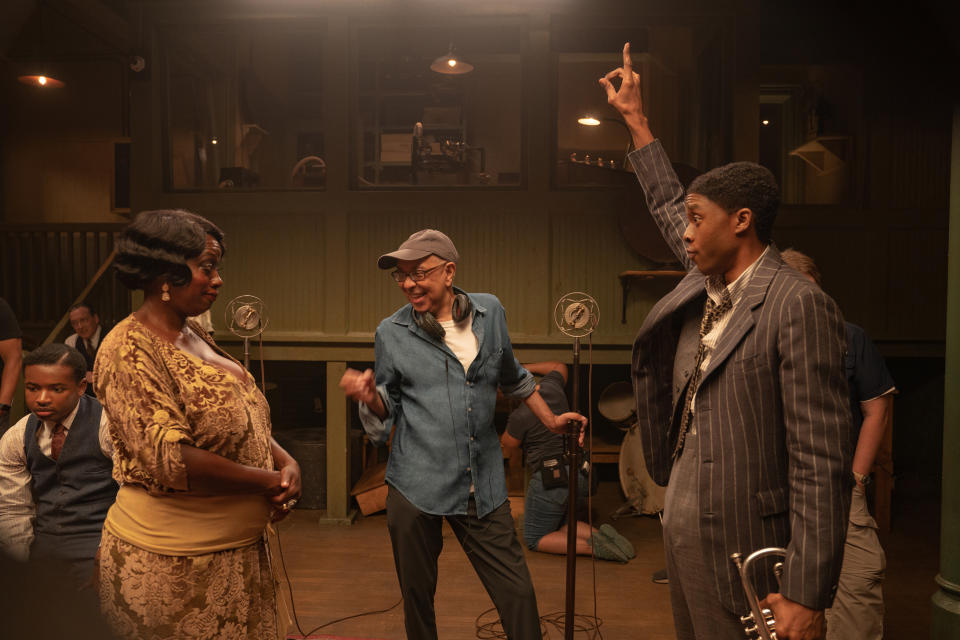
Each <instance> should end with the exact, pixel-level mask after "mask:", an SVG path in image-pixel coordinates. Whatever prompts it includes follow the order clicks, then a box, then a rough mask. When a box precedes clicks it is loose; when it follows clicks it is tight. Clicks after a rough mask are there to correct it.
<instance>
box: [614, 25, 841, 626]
mask: <svg viewBox="0 0 960 640" xmlns="http://www.w3.org/2000/svg"><path fill="white" fill-rule="evenodd" d="M623 53H624V55H623V67H621V68H618V69H615V70H613V71H611V72H610V73H608V74H607V75H606V76H605V77H604V78H601V79H600V84H601V86H602V87H603V88H604V89H605V90H606V92H607V97H608V101H609V102H610V104H611V105H613V106H614V107H615V108H616V109H617V110H618V111H619V112H620V113H621V114H622V116H623V118H624V120H625V122H626V123H627V125H628V127H629V128H630V131H631V134H632V136H633V141H634V145H635V146H636V148H637V150H636V151H634V152H632V153H631V154H630V160H631V163H632V164H633V167H634V170H635V172H636V174H637V178H638V179H639V181H640V184H641V185H642V186H643V189H644V192H645V194H646V200H647V206H648V208H649V210H650V211H651V213H652V215H653V217H654V220H655V221H656V223H657V225H658V226H659V227H660V229H661V232H662V233H663V236H664V239H665V240H666V241H667V243H668V244H669V245H670V246H671V247H672V249H673V252H674V253H675V254H676V255H677V257H678V258H679V259H680V260H681V261H682V262H683V263H684V264H685V265H686V267H687V270H688V273H687V275H686V277H684V279H683V280H682V281H681V282H680V284H678V285H677V287H676V288H675V289H674V290H673V291H672V292H671V293H669V294H668V295H667V296H665V297H664V298H663V299H661V300H660V301H659V302H658V303H657V305H656V306H655V307H654V308H653V309H652V310H651V311H650V313H649V315H648V316H647V318H646V320H645V321H644V323H643V326H642V327H641V329H640V331H639V333H638V335H637V339H636V342H635V343H634V348H633V369H632V374H633V382H634V392H635V394H636V399H637V418H638V421H639V425H640V433H641V436H642V440H643V445H644V454H645V456H646V462H647V467H648V469H649V470H650V473H651V475H652V477H653V478H654V480H656V481H657V482H658V483H660V484H667V494H666V499H665V509H664V547H665V550H666V556H667V570H668V573H669V577H670V591H671V594H670V595H671V602H672V605H673V611H674V621H675V624H676V627H677V636H678V637H679V638H681V639H687V638H698V639H706V638H710V640H714V639H717V638H729V639H731V640H732V639H734V638H737V639H739V638H742V637H743V628H742V626H741V624H740V621H739V616H740V615H742V614H744V613H746V612H747V611H748V610H749V606H748V604H747V601H746V597H745V594H744V592H743V589H742V586H741V584H740V578H739V575H738V573H737V571H736V568H735V567H734V565H733V564H732V562H731V561H730V554H731V553H734V552H736V551H740V552H743V553H744V554H747V553H750V552H752V551H754V550H756V549H759V548H762V547H768V546H782V547H786V549H787V555H786V559H785V561H784V575H783V579H782V585H781V588H780V589H779V593H773V592H775V591H776V590H777V588H776V583H775V580H774V578H773V575H772V573H771V572H769V571H763V572H762V575H761V574H760V573H758V575H757V579H756V580H755V586H756V591H757V593H758V594H760V595H761V596H762V595H763V594H769V595H768V596H767V597H766V604H767V605H768V606H769V607H770V608H771V609H772V610H773V613H774V616H775V618H776V621H777V636H778V637H779V638H780V639H781V640H795V639H803V640H814V639H818V638H822V637H823V636H824V633H825V623H824V614H823V610H824V609H826V608H827V607H829V606H830V603H831V601H832V600H833V595H834V592H835V590H836V583H837V577H838V575H839V573H840V565H841V559H842V550H843V539H844V531H845V528H846V521H847V511H848V509H849V496H850V490H851V487H852V482H853V480H852V476H851V466H850V465H851V455H852V451H851V447H850V446H849V443H850V442H851V437H850V430H851V424H850V422H851V421H850V410H849V406H848V403H847V384H846V380H845V377H844V369H843V351H844V344H845V340H844V328H843V319H842V317H841V315H840V312H839V311H838V309H837V306H836V305H835V304H834V302H833V300H832V299H831V298H830V297H829V296H827V295H826V294H825V293H823V291H821V290H820V289H819V288H818V287H816V286H813V285H812V283H810V282H809V281H808V280H807V279H806V278H804V277H803V276H802V275H800V274H798V273H797V272H796V271H794V270H792V269H789V268H786V267H785V266H784V263H783V261H782V260H781V258H780V255H779V253H778V252H777V249H776V247H774V246H773V244H772V243H771V239H770V235H771V229H772V227H773V222H774V218H775V216H776V212H777V208H778V206H779V190H778V188H777V185H776V181H775V180H774V178H773V175H772V174H771V173H770V172H769V171H767V170H766V169H764V168H763V167H760V166H759V165H756V164H753V163H745V162H738V163H733V164H730V165H725V166H723V167H719V168H717V169H714V170H712V171H710V172H708V173H706V174H704V175H702V176H700V177H698V178H697V179H696V180H694V182H693V183H692V184H691V185H690V188H689V192H688V193H687V194H684V190H683V187H682V186H681V185H680V182H679V181H678V180H677V177H676V175H675V173H674V171H673V169H672V167H671V164H670V161H669V159H668V158H667V157H666V154H665V153H664V151H663V148H662V147H661V145H660V143H659V142H658V141H657V140H656V139H655V138H654V137H653V134H652V133H651V131H650V128H649V125H648V123H647V119H646V117H645V116H644V114H643V105H642V100H641V96H640V89H639V86H638V84H639V78H638V76H637V74H636V73H634V72H633V70H632V66H631V63H630V49H629V44H627V45H626V46H625V47H624V52H623ZM617 78H619V79H620V87H619V89H617V88H616V87H615V86H614V85H613V81H614V80H615V79H617Z"/></svg>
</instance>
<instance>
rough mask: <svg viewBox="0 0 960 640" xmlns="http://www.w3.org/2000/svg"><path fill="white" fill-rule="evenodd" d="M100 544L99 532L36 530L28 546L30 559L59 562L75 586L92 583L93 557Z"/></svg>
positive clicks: (84, 585) (85, 585) (86, 585)
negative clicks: (55, 532)
mask: <svg viewBox="0 0 960 640" xmlns="http://www.w3.org/2000/svg"><path fill="white" fill-rule="evenodd" d="M99 546H100V532H99V531H97V532H95V533H81V534H74V535H69V536H58V535H51V534H45V533H42V532H37V534H36V535H35V537H34V539H33V544H32V545H31V547H30V561H31V562H34V561H40V562H49V563H60V564H61V565H62V566H63V568H64V569H65V570H66V571H67V572H68V573H69V574H70V576H71V577H72V578H73V580H74V583H75V584H76V586H77V587H84V588H85V587H89V586H91V585H92V584H93V558H94V556H96V555H97V547H99Z"/></svg>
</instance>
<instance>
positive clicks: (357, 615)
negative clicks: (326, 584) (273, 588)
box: [274, 527, 403, 638]
mask: <svg viewBox="0 0 960 640" xmlns="http://www.w3.org/2000/svg"><path fill="white" fill-rule="evenodd" d="M274 531H275V532H276V534H277V551H278V552H279V554H280V566H281V567H282V568H283V577H284V579H285V580H286V582H287V592H288V593H289V594H290V609H291V612H292V613H293V622H294V624H295V625H296V626H297V631H298V632H299V633H300V636H301V637H302V638H309V637H310V636H312V635H313V634H314V633H315V632H317V631H319V630H320V629H324V628H326V627H329V626H330V625H333V624H336V623H338V622H344V621H346V620H352V619H354V618H362V617H364V616H373V615H378V614H381V613H389V612H390V611H393V610H394V609H396V608H397V607H398V606H400V603H401V602H403V596H401V597H400V599H399V600H397V602H396V603H395V604H394V605H392V606H391V607H388V608H387V609H382V610H379V611H364V612H361V613H355V614H352V615H349V616H344V617H342V618H337V619H335V620H330V621H329V622H324V623H323V624H320V625H318V626H316V627H314V628H313V629H311V630H310V631H308V632H307V633H304V632H303V628H302V627H301V626H300V618H299V617H297V606H296V604H295V603H294V600H293V585H292V584H291V582H290V574H289V573H287V563H286V561H284V559H283V544H282V543H281V542H280V529H279V528H278V527H274Z"/></svg>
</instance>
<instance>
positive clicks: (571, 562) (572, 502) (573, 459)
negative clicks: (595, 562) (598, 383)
mask: <svg viewBox="0 0 960 640" xmlns="http://www.w3.org/2000/svg"><path fill="white" fill-rule="evenodd" d="M571 380H572V382H571V385H572V390H571V391H572V396H573V400H572V403H571V407H570V410H571V411H575V412H578V413H579V404H580V338H574V340H573V376H572V378H571ZM579 434H580V423H579V422H575V421H573V420H571V421H570V422H569V423H568V424H567V433H566V435H564V436H563V444H564V450H565V454H566V458H567V462H568V464H569V467H568V469H567V581H566V591H567V597H566V608H565V610H564V611H565V618H564V620H565V621H564V631H565V633H564V638H565V640H573V627H574V624H573V620H574V609H575V606H576V603H575V600H576V598H575V595H576V594H575V591H576V584H577V481H578V480H579V476H580V461H579V453H580V443H579V442H578V440H579Z"/></svg>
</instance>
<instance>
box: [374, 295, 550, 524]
mask: <svg viewBox="0 0 960 640" xmlns="http://www.w3.org/2000/svg"><path fill="white" fill-rule="evenodd" d="M457 292H458V293H460V291H459V290H457ZM469 296H470V300H471V302H472V303H473V312H472V316H473V333H474V335H476V336H477V357H476V358H475V359H474V361H473V362H472V363H471V364H470V368H469V369H468V370H467V371H464V370H463V365H462V364H460V361H459V360H458V359H457V356H455V355H454V353H453V351H451V350H450V348H449V347H447V345H446V344H445V343H444V342H443V340H436V339H434V338H432V337H431V336H429V335H428V334H427V333H426V332H425V331H424V330H423V329H421V328H420V327H418V326H417V323H416V322H415V321H414V319H413V308H412V307H411V305H409V304H408V305H406V306H404V307H403V308H401V309H400V310H399V311H397V312H396V313H395V314H393V315H392V316H390V317H389V318H387V319H385V320H383V321H382V322H381V323H380V326H379V327H377V336H376V346H375V354H376V356H375V357H376V364H375V371H376V381H377V390H378V391H379V393H380V397H381V398H382V399H383V404H384V407H385V408H386V410H387V415H386V417H385V418H384V419H383V420H380V419H378V418H377V416H376V415H375V414H374V413H373V412H372V411H370V409H369V408H367V407H366V405H364V404H362V403H361V405H360V419H361V421H362V422H363V427H364V429H365V430H366V432H367V434H368V435H369V436H370V437H371V439H372V440H373V441H374V442H383V441H385V440H386V439H387V437H388V436H389V435H390V427H391V425H393V424H394V423H395V424H396V427H397V429H396V433H395V434H394V436H393V444H392V445H391V450H390V459H389V462H388V463H387V474H386V480H387V482H388V483H389V484H390V485H391V486H393V487H395V488H396V489H397V490H399V491H400V493H402V494H403V495H404V497H406V498H407V500H409V501H410V502H411V503H413V504H414V505H415V506H416V507H417V508H419V509H420V510H421V511H424V512H426V513H430V514H434V515H454V514H460V515H462V514H466V513H467V501H468V500H469V498H470V486H471V484H472V485H473V487H474V498H475V500H476V504H477V516H478V517H480V518H482V517H484V516H485V515H487V514H488V513H490V512H491V511H493V510H494V509H496V508H497V507H499V506H500V505H501V504H503V503H504V501H506V499H507V485H506V480H505V477H504V470H503V452H502V449H501V448H500V440H499V438H498V437H497V430H496V427H495V426H494V424H493V414H494V409H495V406H496V402H497V387H498V386H499V387H500V390H501V391H502V392H503V394H504V395H505V396H507V397H518V398H526V397H527V396H529V395H530V394H531V393H533V391H534V388H535V386H536V384H535V381H534V378H533V375H532V374H531V373H530V372H529V371H527V370H526V369H524V368H523V367H522V366H520V363H519V362H518V361H517V359H516V357H514V355H513V347H512V345H511V344H510V335H509V334H508V333H507V320H506V315H505V313H504V310H503V306H502V305H501V304H500V301H499V300H497V298H496V296H493V295H490V294H482V293H478V294H469Z"/></svg>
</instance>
